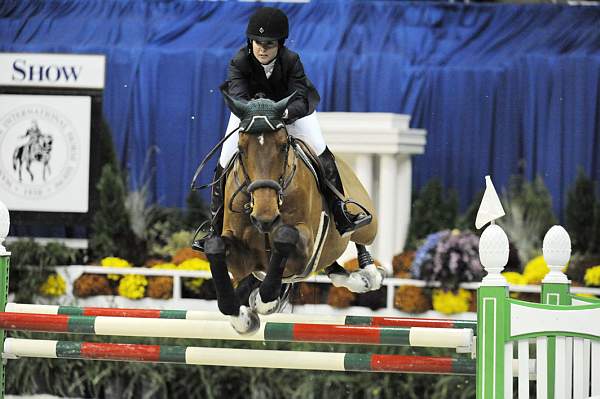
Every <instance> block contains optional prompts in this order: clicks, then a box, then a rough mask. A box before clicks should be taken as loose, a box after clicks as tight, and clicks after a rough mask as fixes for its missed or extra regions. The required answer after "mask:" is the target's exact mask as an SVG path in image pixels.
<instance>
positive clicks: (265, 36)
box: [246, 7, 290, 43]
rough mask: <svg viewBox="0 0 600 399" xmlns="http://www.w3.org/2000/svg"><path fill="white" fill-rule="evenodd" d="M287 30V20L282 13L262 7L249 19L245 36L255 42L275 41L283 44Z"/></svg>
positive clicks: (276, 9) (277, 9) (272, 8)
mask: <svg viewBox="0 0 600 399" xmlns="http://www.w3.org/2000/svg"><path fill="white" fill-rule="evenodd" d="M289 29H290V27H289V24H288V18H287V16H286V15H285V13H284V12H283V11H281V10H280V9H279V8H274V7H262V8H259V9H257V10H256V11H255V12H254V14H252V16H251V17H250V20H249V21H248V27H247V28H246V36H247V37H248V39H249V40H256V41H257V42H265V41H271V40H277V41H279V42H280V43H283V41H284V40H285V39H286V38H287V37H288V33H289Z"/></svg>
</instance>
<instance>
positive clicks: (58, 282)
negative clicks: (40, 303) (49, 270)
mask: <svg viewBox="0 0 600 399" xmlns="http://www.w3.org/2000/svg"><path fill="white" fill-rule="evenodd" d="M40 291H41V292H42V294H44V295H46V296H61V295H64V294H65V292H67V284H66V283H65V280H64V279H63V278H62V277H61V276H60V275H59V274H56V273H53V274H51V275H49V276H48V278H47V279H46V281H44V284H42V286H41V288H40Z"/></svg>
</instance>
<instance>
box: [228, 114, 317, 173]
mask: <svg viewBox="0 0 600 399" xmlns="http://www.w3.org/2000/svg"><path fill="white" fill-rule="evenodd" d="M239 124H240V120H239V118H238V117H237V116H235V115H234V114H231V116H230V117H229V123H228V124H227V130H226V133H229V132H230V131H232V130H233V129H235V128H236V127H238V126H239ZM286 128H287V131H288V133H289V134H290V135H291V136H293V137H296V138H299V139H300V140H302V141H304V142H305V143H306V144H308V145H309V146H310V148H312V150H313V151H314V152H315V153H316V154H317V155H321V154H322V153H323V151H325V139H323V133H322V132H321V126H319V121H318V119H317V112H316V111H315V112H313V113H312V114H310V115H307V116H305V117H304V118H300V119H298V120H297V121H296V122H294V123H292V124H291V125H287V126H286ZM237 147H238V132H235V133H234V134H232V135H231V136H230V137H229V138H228V139H227V140H225V142H224V143H223V147H222V148H221V156H220V157H219V164H220V165H221V166H222V167H225V166H227V163H228V162H229V160H230V159H231V158H232V157H233V155H234V154H235V153H236V151H237Z"/></svg>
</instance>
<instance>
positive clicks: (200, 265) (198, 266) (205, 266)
mask: <svg viewBox="0 0 600 399" xmlns="http://www.w3.org/2000/svg"><path fill="white" fill-rule="evenodd" d="M177 268H178V269H179V270H205V271H210V263H208V261H205V260H204V259H200V258H192V259H188V260H185V261H183V262H181V263H180V264H179V266H178V267H177Z"/></svg>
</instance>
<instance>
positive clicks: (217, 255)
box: [204, 237, 260, 334]
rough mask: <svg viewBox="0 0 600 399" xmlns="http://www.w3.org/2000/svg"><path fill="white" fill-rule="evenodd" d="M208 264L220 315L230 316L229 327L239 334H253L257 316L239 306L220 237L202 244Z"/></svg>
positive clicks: (225, 248) (224, 246)
mask: <svg viewBox="0 0 600 399" xmlns="http://www.w3.org/2000/svg"><path fill="white" fill-rule="evenodd" d="M204 245H205V246H204V248H205V254H206V257H207V258H208V261H209V262H210V272H211V274H212V277H213V282H214V284H215V290H216V292H217V304H218V306H219V310H220V311H221V313H223V314H225V315H228V316H231V325H232V326H233V328H234V329H235V330H236V331H237V332H238V333H240V334H248V333H251V332H254V331H256V330H257V329H258V327H259V326H260V319H259V318H258V315H257V314H256V313H255V312H254V311H253V310H251V309H250V308H248V307H246V306H243V305H241V304H240V301H239V298H238V296H237V295H236V293H235V291H234V289H233V284H232V282H231V278H229V272H228V270H227V263H226V262H225V257H226V251H227V247H226V245H225V241H224V240H223V238H222V237H212V238H209V239H207V240H206V243H205V244H204Z"/></svg>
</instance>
